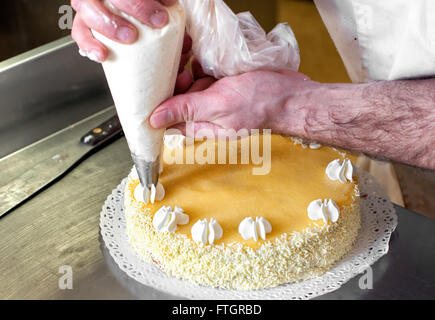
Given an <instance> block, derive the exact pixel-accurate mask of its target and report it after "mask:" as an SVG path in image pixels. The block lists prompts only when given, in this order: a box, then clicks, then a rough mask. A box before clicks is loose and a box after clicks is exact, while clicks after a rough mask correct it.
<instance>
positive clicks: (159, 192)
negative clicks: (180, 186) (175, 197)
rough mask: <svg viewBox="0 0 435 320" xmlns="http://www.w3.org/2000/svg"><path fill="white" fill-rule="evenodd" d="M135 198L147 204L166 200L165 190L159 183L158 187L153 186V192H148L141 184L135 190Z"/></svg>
mask: <svg viewBox="0 0 435 320" xmlns="http://www.w3.org/2000/svg"><path fill="white" fill-rule="evenodd" d="M134 198H135V199H136V200H137V201H140V202H144V203H145V204H148V203H149V202H151V203H154V202H155V201H156V200H157V201H162V200H163V199H164V198H165V188H164V187H163V185H162V184H161V183H160V182H158V183H157V187H156V186H154V185H152V186H151V190H150V191H149V192H148V190H147V189H146V188H144V187H143V186H142V185H141V184H140V183H139V184H138V185H137V187H136V188H135V189H134Z"/></svg>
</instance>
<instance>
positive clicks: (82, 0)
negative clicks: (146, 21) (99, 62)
mask: <svg viewBox="0 0 435 320" xmlns="http://www.w3.org/2000/svg"><path fill="white" fill-rule="evenodd" d="M71 4H72V6H73V8H74V9H75V10H76V11H77V13H78V14H77V15H78V16H79V17H80V19H81V20H82V21H83V22H84V24H85V25H86V26H87V27H88V28H89V29H93V30H95V31H97V32H98V33H101V34H102V35H104V36H106V37H108V38H110V39H112V40H114V41H117V42H121V43H132V42H134V41H136V39H137V36H138V32H137V30H136V28H135V27H134V25H133V24H131V23H130V22H128V21H127V20H125V19H124V18H121V17H119V16H117V15H115V14H113V13H112V12H111V11H110V10H109V9H107V8H106V6H105V5H104V4H103V3H102V2H100V1H99V0H71ZM159 5H160V4H159ZM76 32H83V29H80V30H78V31H76ZM86 35H87V33H85V34H83V35H76V36H77V37H80V36H81V37H86ZM88 40H89V39H88Z"/></svg>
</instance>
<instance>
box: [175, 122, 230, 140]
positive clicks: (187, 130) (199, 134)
mask: <svg viewBox="0 0 435 320" xmlns="http://www.w3.org/2000/svg"><path fill="white" fill-rule="evenodd" d="M168 129H169V134H171V132H172V133H173V134H174V133H176V134H180V133H181V134H183V135H185V136H186V137H191V138H201V139H203V138H206V137H207V138H211V139H215V138H216V137H217V136H218V130H222V129H223V128H222V127H221V126H219V125H217V124H215V123H212V122H189V123H178V124H176V125H174V126H172V127H170V128H168ZM171 129H174V131H172V130H171Z"/></svg>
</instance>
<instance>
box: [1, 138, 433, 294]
mask: <svg viewBox="0 0 435 320" xmlns="http://www.w3.org/2000/svg"><path fill="white" fill-rule="evenodd" d="M131 166H132V161H131V158H130V153H129V150H128V147H127V144H126V142H125V139H124V138H121V139H120V140H117V141H116V142H114V143H113V144H111V145H109V146H107V147H106V148H104V149H103V150H101V151H99V152H98V153H96V154H94V155H93V156H92V157H90V158H89V159H87V160H85V161H84V162H83V163H82V164H80V165H79V166H78V167H76V168H75V169H73V170H72V171H71V172H70V173H69V174H68V175H67V176H66V177H65V178H63V179H62V180H60V181H59V182H57V183H56V184H55V185H53V186H52V187H50V188H48V189H47V190H45V191H43V192H42V193H40V194H39V195H38V196H36V197H35V198H33V199H31V200H30V201H29V202H27V203H26V204H24V205H23V206H21V207H19V208H18V209H16V210H15V211H13V212H12V213H10V214H9V215H7V216H5V217H4V218H2V219H0V230H1V243H0V298H1V299H171V298H175V297H172V296H169V295H167V294H165V293H162V292H158V291H156V290H154V289H152V288H148V287H145V286H143V285H141V284H139V283H137V282H135V281H134V280H133V279H130V278H129V277H128V276H127V275H125V274H124V273H123V272H122V271H121V270H120V269H119V268H118V267H117V266H116V265H115V264H114V262H113V260H112V258H111V257H110V255H109V254H108V251H107V250H105V248H104V244H102V243H101V237H100V235H99V214H100V210H101V206H102V205H103V203H104V201H105V199H106V197H107V196H108V195H109V194H110V192H111V191H112V189H114V188H115V187H116V186H117V185H118V184H119V182H120V181H121V180H122V179H123V178H124V177H125V176H126V175H127V174H128V172H129V170H130V169H131ZM397 212H398V215H399V225H398V229H397V230H396V232H395V233H394V234H393V237H392V240H391V249H390V252H389V253H388V254H387V255H386V256H385V257H383V258H382V259H381V260H380V261H378V262H377V263H376V264H375V265H374V268H373V277H374V284H373V289H372V290H361V289H360V288H359V286H358V280H359V277H356V278H354V279H352V280H351V281H350V282H348V283H347V284H345V285H344V286H343V287H342V288H341V289H339V290H337V291H335V292H333V293H330V294H327V295H325V296H323V297H321V299H404V298H407V299H417V298H435V273H434V272H433V270H435V256H434V254H433V248H434V247H435V237H434V236H433V235H434V234H435V221H433V220H430V219H428V218H425V217H423V216H419V215H417V214H415V213H412V212H410V211H408V210H406V209H403V208H401V207H397ZM64 265H68V266H71V267H72V270H73V289H72V290H68V289H67V290H60V289H59V284H58V282H59V278H60V277H61V276H62V274H60V273H59V267H61V266H64Z"/></svg>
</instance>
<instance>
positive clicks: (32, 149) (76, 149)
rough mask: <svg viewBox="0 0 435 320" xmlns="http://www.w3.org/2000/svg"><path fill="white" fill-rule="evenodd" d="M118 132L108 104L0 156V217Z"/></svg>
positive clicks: (106, 142)
mask: <svg viewBox="0 0 435 320" xmlns="http://www.w3.org/2000/svg"><path fill="white" fill-rule="evenodd" d="M109 117H110V118H109ZM108 118H109V120H107V119H108ZM104 120H106V121H104ZM103 121H104V122H103ZM84 132H87V133H86V134H85V135H83V133H84ZM121 135H122V127H121V124H120V122H119V119H118V117H117V116H116V110H115V108H114V107H110V108H108V109H105V110H103V111H101V112H99V113H97V114H95V115H93V116H91V117H88V118H86V119H84V120H82V121H80V122H77V123H75V124H73V125H71V126H69V127H67V128H65V129H63V130H61V131H59V132H56V133H54V134H52V135H50V136H48V137H46V138H44V139H42V140H40V141H38V142H36V143H34V144H31V145H29V146H27V147H25V148H23V149H21V150H18V151H16V152H14V153H12V154H10V155H8V156H6V157H4V158H2V159H0V217H3V216H4V215H6V214H7V213H9V212H11V211H12V210H13V209H15V208H16V207H18V206H19V205H21V204H22V203H24V202H25V201H27V200H29V199H30V198H32V197H33V196H35V195H36V194H37V193H39V192H40V191H42V190H43V189H45V188H46V187H48V186H50V185H51V184H53V183H54V182H56V181H58V180H59V179H60V178H62V177H63V176H64V175H65V174H66V173H67V172H69V170H71V169H72V168H73V167H74V166H76V165H77V164H78V163H80V162H81V161H83V160H84V159H85V158H86V157H87V156H89V155H90V154H91V153H93V152H95V151H96V150H98V149H99V148H101V147H103V146H105V145H107V144H108V143H110V142H112V141H114V140H115V139H116V138H118V137H120V136H121Z"/></svg>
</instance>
